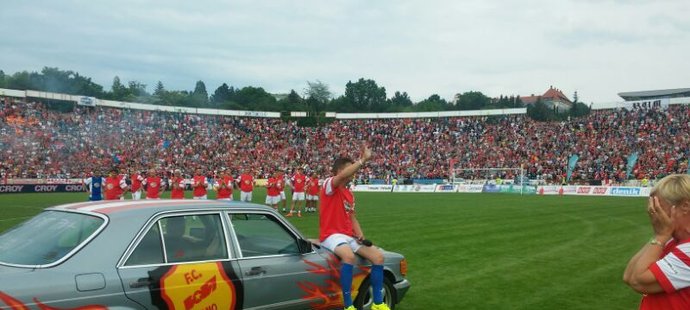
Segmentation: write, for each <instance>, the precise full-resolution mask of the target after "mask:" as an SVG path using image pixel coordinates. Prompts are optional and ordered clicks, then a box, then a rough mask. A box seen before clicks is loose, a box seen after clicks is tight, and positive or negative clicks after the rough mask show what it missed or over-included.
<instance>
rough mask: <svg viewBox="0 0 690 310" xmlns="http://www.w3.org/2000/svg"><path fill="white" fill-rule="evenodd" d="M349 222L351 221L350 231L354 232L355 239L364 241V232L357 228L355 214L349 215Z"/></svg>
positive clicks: (357, 223)
mask: <svg viewBox="0 0 690 310" xmlns="http://www.w3.org/2000/svg"><path fill="white" fill-rule="evenodd" d="M350 220H351V221H352V230H354V233H355V235H354V236H353V237H355V239H358V240H362V239H364V232H363V231H362V226H359V221H358V220H357V216H355V213H352V214H350Z"/></svg>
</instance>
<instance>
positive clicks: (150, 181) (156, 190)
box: [141, 169, 165, 199]
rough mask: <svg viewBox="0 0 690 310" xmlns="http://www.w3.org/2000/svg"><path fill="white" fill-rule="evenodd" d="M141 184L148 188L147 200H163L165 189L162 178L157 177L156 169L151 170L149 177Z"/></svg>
mask: <svg viewBox="0 0 690 310" xmlns="http://www.w3.org/2000/svg"><path fill="white" fill-rule="evenodd" d="M141 184H142V185H144V187H146V199H161V193H162V192H163V191H164V190H165V187H164V186H163V180H162V179H161V177H160V176H157V175H156V170H155V169H149V175H148V176H147V177H146V179H144V181H143V182H141Z"/></svg>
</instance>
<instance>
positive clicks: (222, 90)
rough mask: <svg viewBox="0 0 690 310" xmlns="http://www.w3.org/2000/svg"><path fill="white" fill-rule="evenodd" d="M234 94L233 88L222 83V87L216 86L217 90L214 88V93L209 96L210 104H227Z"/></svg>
mask: <svg viewBox="0 0 690 310" xmlns="http://www.w3.org/2000/svg"><path fill="white" fill-rule="evenodd" d="M234 93H235V89H234V88H232V87H229V86H228V84H225V83H223V84H222V85H220V86H218V88H216V91H214V92H213V95H211V102H213V103H214V104H216V105H219V104H221V103H224V102H228V101H230V98H232V96H233V94H234Z"/></svg>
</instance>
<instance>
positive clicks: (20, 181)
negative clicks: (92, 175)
mask: <svg viewBox="0 0 690 310" xmlns="http://www.w3.org/2000/svg"><path fill="white" fill-rule="evenodd" d="M82 181H83V180H82V179H58V178H51V179H7V180H3V181H2V183H5V184H20V185H21V184H81V183H82Z"/></svg>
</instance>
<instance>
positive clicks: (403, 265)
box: [400, 258, 407, 277]
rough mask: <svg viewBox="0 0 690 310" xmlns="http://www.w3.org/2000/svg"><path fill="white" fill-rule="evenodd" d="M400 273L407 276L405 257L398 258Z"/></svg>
mask: <svg viewBox="0 0 690 310" xmlns="http://www.w3.org/2000/svg"><path fill="white" fill-rule="evenodd" d="M400 274H402V276H403V277H406V276H407V259H404V258H403V259H401V260H400Z"/></svg>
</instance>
